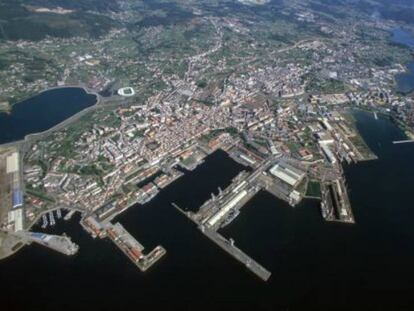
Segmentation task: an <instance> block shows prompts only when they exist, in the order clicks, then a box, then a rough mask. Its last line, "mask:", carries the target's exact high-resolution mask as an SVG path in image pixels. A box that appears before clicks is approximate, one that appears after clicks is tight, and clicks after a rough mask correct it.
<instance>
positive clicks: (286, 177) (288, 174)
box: [270, 163, 305, 187]
mask: <svg viewBox="0 0 414 311" xmlns="http://www.w3.org/2000/svg"><path fill="white" fill-rule="evenodd" d="M270 173H271V174H272V175H273V176H275V177H277V178H279V179H281V180H282V181H284V182H285V183H287V184H289V185H291V186H292V187H295V186H296V185H297V184H298V183H299V182H300V181H301V180H302V179H303V177H305V173H304V172H302V171H300V170H298V169H296V168H294V167H292V166H290V165H289V164H286V163H278V164H276V165H275V166H273V167H272V168H271V169H270Z"/></svg>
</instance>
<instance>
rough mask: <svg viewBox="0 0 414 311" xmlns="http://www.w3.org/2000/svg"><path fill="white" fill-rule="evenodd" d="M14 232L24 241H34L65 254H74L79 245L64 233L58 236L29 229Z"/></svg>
mask: <svg viewBox="0 0 414 311" xmlns="http://www.w3.org/2000/svg"><path fill="white" fill-rule="evenodd" d="M15 234H16V235H18V236H19V237H21V238H22V240H23V241H26V243H30V242H35V243H37V244H39V245H42V246H45V247H48V248H50V249H53V250H54V251H57V252H59V253H62V254H64V255H67V256H71V255H74V254H76V253H77V252H78V250H79V246H78V245H76V244H75V243H73V242H72V240H71V239H70V237H68V236H66V235H63V236H59V235H51V234H45V233H37V232H29V231H20V232H16V233H15Z"/></svg>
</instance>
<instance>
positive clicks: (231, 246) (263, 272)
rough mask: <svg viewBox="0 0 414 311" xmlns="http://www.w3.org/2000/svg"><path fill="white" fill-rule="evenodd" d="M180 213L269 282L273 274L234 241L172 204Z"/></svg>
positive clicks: (192, 214)
mask: <svg viewBox="0 0 414 311" xmlns="http://www.w3.org/2000/svg"><path fill="white" fill-rule="evenodd" d="M172 205H173V206H174V207H175V208H176V209H177V210H178V211H179V212H180V213H182V214H184V215H185V216H187V217H188V218H189V219H190V220H192V221H193V222H194V223H196V224H197V225H198V229H199V230H200V231H201V232H202V233H203V234H204V235H205V236H206V237H207V238H209V239H210V240H211V241H213V242H214V243H215V244H216V245H218V246H219V247H220V248H221V249H223V250H224V251H226V252H227V253H228V254H229V255H231V256H232V257H233V258H235V259H236V260H238V261H239V262H240V263H242V264H243V265H244V266H246V268H247V269H249V270H250V271H251V272H252V273H253V274H255V275H256V276H257V277H259V278H260V279H261V280H263V281H265V282H266V281H267V280H268V279H269V278H270V276H271V272H269V271H268V270H266V269H265V268H264V267H263V266H261V265H260V264H259V263H258V262H256V261H255V260H253V259H252V258H251V257H250V256H249V255H247V254H246V253H244V252H243V251H242V250H240V249H239V248H238V247H236V246H235V245H234V241H233V240H227V239H226V238H225V237H223V236H222V235H221V234H219V233H218V232H217V231H216V230H215V229H212V228H208V227H206V226H204V225H202V224H200V222H199V221H198V220H197V217H195V215H196V214H194V213H191V212H186V211H184V210H182V209H181V208H180V207H179V206H178V205H177V204H175V203H173V204H172Z"/></svg>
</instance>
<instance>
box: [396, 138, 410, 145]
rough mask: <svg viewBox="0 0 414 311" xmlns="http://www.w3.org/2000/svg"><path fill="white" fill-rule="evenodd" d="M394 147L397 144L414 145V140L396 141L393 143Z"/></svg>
mask: <svg viewBox="0 0 414 311" xmlns="http://www.w3.org/2000/svg"><path fill="white" fill-rule="evenodd" d="M392 143H393V144H394V145H396V144H408V143H414V139H406V140H396V141H393V142H392Z"/></svg>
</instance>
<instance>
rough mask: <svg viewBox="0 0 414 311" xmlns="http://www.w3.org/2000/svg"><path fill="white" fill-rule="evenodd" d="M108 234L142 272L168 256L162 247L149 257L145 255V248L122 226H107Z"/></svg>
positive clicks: (158, 247)
mask: <svg viewBox="0 0 414 311" xmlns="http://www.w3.org/2000/svg"><path fill="white" fill-rule="evenodd" d="M105 226H106V232H107V235H108V237H109V238H110V239H111V240H112V242H114V243H115V245H116V246H118V248H119V249H120V250H121V251H122V252H123V253H124V254H125V255H126V256H127V257H128V258H129V259H130V260H131V261H132V262H133V263H134V264H135V265H136V266H137V267H138V268H139V269H140V270H141V271H142V272H145V271H147V270H148V269H149V268H150V267H151V266H153V265H154V264H155V263H156V262H157V261H158V260H159V259H161V257H162V256H164V255H165V254H166V250H165V249H164V248H163V247H162V246H157V247H155V248H154V249H153V250H152V251H151V252H150V253H148V254H147V255H144V254H143V251H144V246H142V245H141V244H140V243H139V242H138V241H137V240H136V239H135V238H134V237H133V236H132V235H130V234H129V232H128V231H126V230H125V228H124V227H123V226H122V225H121V224H120V223H116V224H114V225H113V224H106V225H105Z"/></svg>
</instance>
